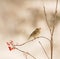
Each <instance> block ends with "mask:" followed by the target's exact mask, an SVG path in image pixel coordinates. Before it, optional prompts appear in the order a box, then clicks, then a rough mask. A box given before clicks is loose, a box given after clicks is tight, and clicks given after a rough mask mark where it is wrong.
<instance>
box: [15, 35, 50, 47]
mask: <svg viewBox="0 0 60 59" xmlns="http://www.w3.org/2000/svg"><path fill="white" fill-rule="evenodd" d="M37 38H45V39H47V40H48V41H49V42H50V39H49V38H46V37H44V36H40V37H37ZM37 38H35V39H33V40H29V41H27V42H24V43H23V44H20V45H14V46H23V45H25V44H27V43H29V42H32V41H34V40H37Z"/></svg>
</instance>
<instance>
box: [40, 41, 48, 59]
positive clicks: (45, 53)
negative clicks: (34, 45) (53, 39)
mask: <svg viewBox="0 0 60 59" xmlns="http://www.w3.org/2000/svg"><path fill="white" fill-rule="evenodd" d="M39 44H40V45H41V47H42V49H43V50H44V52H45V54H46V56H47V58H48V59H49V56H48V54H47V53H46V51H45V49H44V47H43V45H42V44H41V42H40V41H39Z"/></svg>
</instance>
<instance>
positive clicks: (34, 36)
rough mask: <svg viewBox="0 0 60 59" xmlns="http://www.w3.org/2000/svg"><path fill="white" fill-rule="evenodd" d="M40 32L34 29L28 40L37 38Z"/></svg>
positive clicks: (39, 29) (38, 29)
mask: <svg viewBox="0 0 60 59" xmlns="http://www.w3.org/2000/svg"><path fill="white" fill-rule="evenodd" d="M40 32H41V28H36V29H35V30H34V31H33V32H32V33H31V35H30V36H29V38H28V40H29V39H31V38H36V37H38V35H39V34H40Z"/></svg>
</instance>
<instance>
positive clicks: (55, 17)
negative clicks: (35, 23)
mask: <svg viewBox="0 0 60 59" xmlns="http://www.w3.org/2000/svg"><path fill="white" fill-rule="evenodd" d="M57 7H58V0H56V9H55V15H54V19H55V21H56V15H57ZM54 30H55V23H54V25H53V30H52V33H51V59H53V35H54Z"/></svg>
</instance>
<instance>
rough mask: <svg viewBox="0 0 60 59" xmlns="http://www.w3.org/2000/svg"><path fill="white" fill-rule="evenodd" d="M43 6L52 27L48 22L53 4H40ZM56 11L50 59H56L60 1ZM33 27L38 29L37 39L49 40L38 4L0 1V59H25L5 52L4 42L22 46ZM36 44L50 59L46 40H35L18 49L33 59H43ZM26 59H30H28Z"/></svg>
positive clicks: (59, 39) (31, 0) (59, 40)
mask: <svg viewBox="0 0 60 59" xmlns="http://www.w3.org/2000/svg"><path fill="white" fill-rule="evenodd" d="M43 2H44V5H45V8H46V13H47V18H48V21H49V24H50V25H53V23H52V22H51V23H50V20H51V19H52V18H53V14H54V12H55V8H56V0H43ZM57 10H58V12H57V21H58V23H57V24H56V28H55V32H54V54H53V59H60V0H59V2H58V9H57ZM37 27H41V34H40V35H41V36H44V37H47V38H50V33H49V29H48V27H47V24H46V22H45V16H44V10H43V3H42V0H0V59H25V57H24V55H23V54H22V53H21V52H19V51H17V50H13V51H9V49H8V47H7V45H6V42H7V41H10V40H13V41H14V42H15V43H19V44H21V43H24V42H26V41H27V39H28V37H29V35H30V34H31V33H32V32H33V30H34V29H35V28H37ZM38 41H41V43H42V45H43V46H44V48H45V50H46V52H47V54H48V56H49V57H50V45H49V44H50V43H49V41H48V40H46V39H42V38H39V39H37V40H36V41H33V42H30V43H27V44H26V45H24V46H22V47H18V48H19V49H21V50H24V51H28V52H30V53H31V54H32V55H33V56H35V57H36V58H37V59H47V57H46V55H45V53H44V51H43V49H42V47H41V46H40V44H39V43H38ZM28 59H32V58H31V57H30V56H28Z"/></svg>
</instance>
